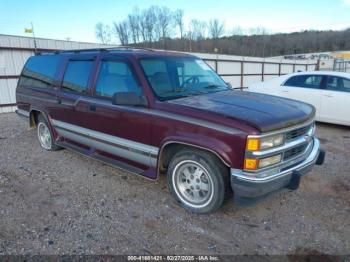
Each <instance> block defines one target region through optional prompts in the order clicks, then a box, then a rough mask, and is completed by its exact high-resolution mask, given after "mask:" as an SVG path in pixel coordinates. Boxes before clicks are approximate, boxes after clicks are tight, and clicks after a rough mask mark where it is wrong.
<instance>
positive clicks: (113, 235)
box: [0, 114, 350, 255]
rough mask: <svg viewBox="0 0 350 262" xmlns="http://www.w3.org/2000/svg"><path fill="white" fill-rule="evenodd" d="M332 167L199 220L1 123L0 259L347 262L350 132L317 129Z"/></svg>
mask: <svg viewBox="0 0 350 262" xmlns="http://www.w3.org/2000/svg"><path fill="white" fill-rule="evenodd" d="M317 133H318V136H319V137H320V138H321V142H322V145H323V147H324V148H325V149H326V151H327V156H326V161H325V164H324V166H321V167H318V166H317V167H315V168H314V169H313V171H312V173H310V174H309V175H308V176H306V177H304V180H303V181H302V184H301V187H300V189H299V190H297V191H287V190H286V191H283V192H278V193H276V194H273V195H272V196H270V197H268V198H267V199H265V200H264V201H262V202H260V203H258V204H257V205H255V206H249V207H242V206H237V205H234V204H233V203H232V202H228V203H226V204H225V206H224V207H223V208H222V209H220V210H219V211H218V212H216V213H215V214H212V215H196V214H191V213H188V212H186V211H185V210H183V209H182V208H180V207H179V206H178V205H177V204H176V203H175V202H174V201H173V200H172V198H171V197H170V195H169V192H168V189H167V186H166V180H165V178H164V177H161V178H160V179H159V180H158V181H156V182H152V181H149V180H146V179H144V178H141V177H138V176H136V175H132V174H129V173H126V172H124V171H121V170H119V169H117V168H112V167H109V166H107V165H105V164H102V163H99V162H97V161H94V160H91V159H88V158H85V157H83V156H80V155H78V154H75V153H72V152H70V151H68V150H61V151H58V152H45V151H44V150H42V149H41V148H40V147H39V144H38V142H37V140H36V136H35V131H34V130H30V131H28V130H27V123H26V122H25V121H23V120H22V119H19V118H18V117H17V116H16V115H15V114H1V115H0V254H107V253H108V254H117V253H119V254H169V253H171V254H219V255H223V254H295V253H297V254H298V253H301V254H313V253H317V254H324V253H326V254H349V250H350V248H349V247H350V219H349V217H350V172H349V170H350V128H346V127H339V126H333V125H326V124H318V129H317Z"/></svg>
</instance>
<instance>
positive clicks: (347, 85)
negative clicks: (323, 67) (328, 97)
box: [326, 76, 350, 92]
mask: <svg viewBox="0 0 350 262" xmlns="http://www.w3.org/2000/svg"><path fill="white" fill-rule="evenodd" d="M326 89H327V90H332V91H341V92H350V80H349V79H346V78H342V77H337V76H328V77H327V85H326Z"/></svg>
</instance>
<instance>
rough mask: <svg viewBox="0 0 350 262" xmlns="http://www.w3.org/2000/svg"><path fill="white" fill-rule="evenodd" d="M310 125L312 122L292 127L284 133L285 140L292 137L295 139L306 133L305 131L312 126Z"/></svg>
mask: <svg viewBox="0 0 350 262" xmlns="http://www.w3.org/2000/svg"><path fill="white" fill-rule="evenodd" d="M312 126H313V124H310V125H307V126H304V127H300V128H298V129H294V130H291V131H289V132H287V133H286V135H285V136H286V141H289V140H293V139H296V138H298V137H301V136H304V135H306V134H307V132H309V130H310V129H311V128H312Z"/></svg>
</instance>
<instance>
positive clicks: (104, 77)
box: [95, 61, 141, 97]
mask: <svg viewBox="0 0 350 262" xmlns="http://www.w3.org/2000/svg"><path fill="white" fill-rule="evenodd" d="M118 92H134V93H137V94H138V95H140V94H141V89H140V87H139V85H138V84H137V81H136V78H135V76H134V74H133V73H132V71H131V70H130V67H129V66H128V64H127V63H125V62H123V61H103V62H102V63H101V67H100V72H99V75H98V79H97V82H96V88H95V94H96V95H97V96H104V97H112V96H113V95H114V94H115V93H118Z"/></svg>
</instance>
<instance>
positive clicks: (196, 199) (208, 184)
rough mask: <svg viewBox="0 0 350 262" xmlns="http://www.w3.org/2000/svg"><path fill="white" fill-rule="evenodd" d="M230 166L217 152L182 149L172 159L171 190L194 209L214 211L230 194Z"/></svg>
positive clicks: (187, 205) (182, 204) (169, 181)
mask: <svg viewBox="0 0 350 262" xmlns="http://www.w3.org/2000/svg"><path fill="white" fill-rule="evenodd" d="M228 173H229V172H228V169H227V167H226V166H225V165H224V164H223V163H222V162H221V161H220V160H218V159H217V157H215V156H214V155H212V154H210V153H207V152H204V151H200V150H195V149H183V150H181V151H179V152H178V153H176V154H175V156H174V157H173V158H172V159H171V161H170V164H169V168H168V173H167V180H168V186H169V189H170V192H171V194H172V195H173V197H174V198H175V200H176V201H177V202H179V204H180V205H181V206H182V207H184V208H185V209H187V210H189V211H191V212H193V213H202V214H203V213H212V212H214V211H215V210H217V209H218V208H219V207H221V206H222V204H223V202H224V200H225V197H226V196H228V195H230V192H229V191H230V189H229V184H228V181H229V174H228Z"/></svg>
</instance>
